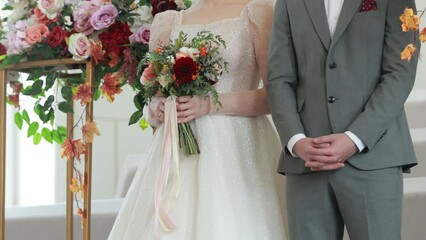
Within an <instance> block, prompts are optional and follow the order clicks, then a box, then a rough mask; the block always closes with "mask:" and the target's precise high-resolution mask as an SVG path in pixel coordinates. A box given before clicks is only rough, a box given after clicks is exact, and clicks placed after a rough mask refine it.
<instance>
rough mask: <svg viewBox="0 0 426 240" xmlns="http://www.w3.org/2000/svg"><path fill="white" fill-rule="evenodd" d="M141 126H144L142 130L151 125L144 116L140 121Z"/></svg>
mask: <svg viewBox="0 0 426 240" xmlns="http://www.w3.org/2000/svg"><path fill="white" fill-rule="evenodd" d="M139 127H141V128H142V130H145V129H147V128H148V127H149V123H148V121H147V120H146V119H145V118H142V119H141V120H140V121H139Z"/></svg>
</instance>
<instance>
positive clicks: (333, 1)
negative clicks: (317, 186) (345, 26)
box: [287, 0, 365, 157]
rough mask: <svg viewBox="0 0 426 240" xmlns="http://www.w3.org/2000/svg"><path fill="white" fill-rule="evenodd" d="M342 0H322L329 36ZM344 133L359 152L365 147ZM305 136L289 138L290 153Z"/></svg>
mask: <svg viewBox="0 0 426 240" xmlns="http://www.w3.org/2000/svg"><path fill="white" fill-rule="evenodd" d="M343 2H344V0H324V5H325V13H326V14H327V22H328V28H329V29H330V36H331V38H333V35H334V30H336V26H337V22H338V21H339V16H340V12H341V10H342V6H343ZM345 134H346V135H347V136H348V137H349V138H350V139H351V140H352V141H353V142H354V143H355V145H356V146H357V148H358V150H359V151H360V152H361V151H362V150H364V148H365V144H364V143H363V142H362V140H361V139H360V138H359V137H357V136H356V135H355V134H354V133H352V132H350V131H346V132H345ZM303 138H306V135H305V134H303V133H298V134H296V135H294V136H293V137H291V138H290V140H289V141H288V143H287V149H288V150H289V151H290V153H291V154H292V155H293V156H294V157H297V155H296V154H294V153H293V147H294V144H296V142H297V141H299V140H301V139H303Z"/></svg>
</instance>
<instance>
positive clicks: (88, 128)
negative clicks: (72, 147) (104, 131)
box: [82, 122, 101, 143]
mask: <svg viewBox="0 0 426 240" xmlns="http://www.w3.org/2000/svg"><path fill="white" fill-rule="evenodd" d="M82 131H83V141H84V142H85V143H92V142H93V138H95V134H96V135H98V136H99V135H101V132H100V131H99V129H98V127H97V126H96V123H94V122H87V123H86V124H84V126H83V128H82Z"/></svg>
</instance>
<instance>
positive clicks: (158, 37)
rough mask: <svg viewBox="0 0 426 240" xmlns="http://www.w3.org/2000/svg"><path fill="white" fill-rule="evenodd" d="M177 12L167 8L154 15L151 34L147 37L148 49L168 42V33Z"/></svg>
mask: <svg viewBox="0 0 426 240" xmlns="http://www.w3.org/2000/svg"><path fill="white" fill-rule="evenodd" d="M176 14H177V12H176V11H174V10H169V11H165V12H161V13H158V14H156V15H155V17H154V21H153V22H152V24H151V36H150V39H149V50H150V51H151V50H153V49H155V48H156V47H158V46H159V45H165V44H168V43H169V39H170V33H171V31H172V28H173V25H174V19H175V16H176Z"/></svg>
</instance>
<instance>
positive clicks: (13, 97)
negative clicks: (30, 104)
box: [8, 94, 21, 109]
mask: <svg viewBox="0 0 426 240" xmlns="http://www.w3.org/2000/svg"><path fill="white" fill-rule="evenodd" d="M8 99H9V102H11V103H13V106H14V107H15V108H17V109H20V108H21V105H19V94H13V95H9V96H8Z"/></svg>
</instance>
